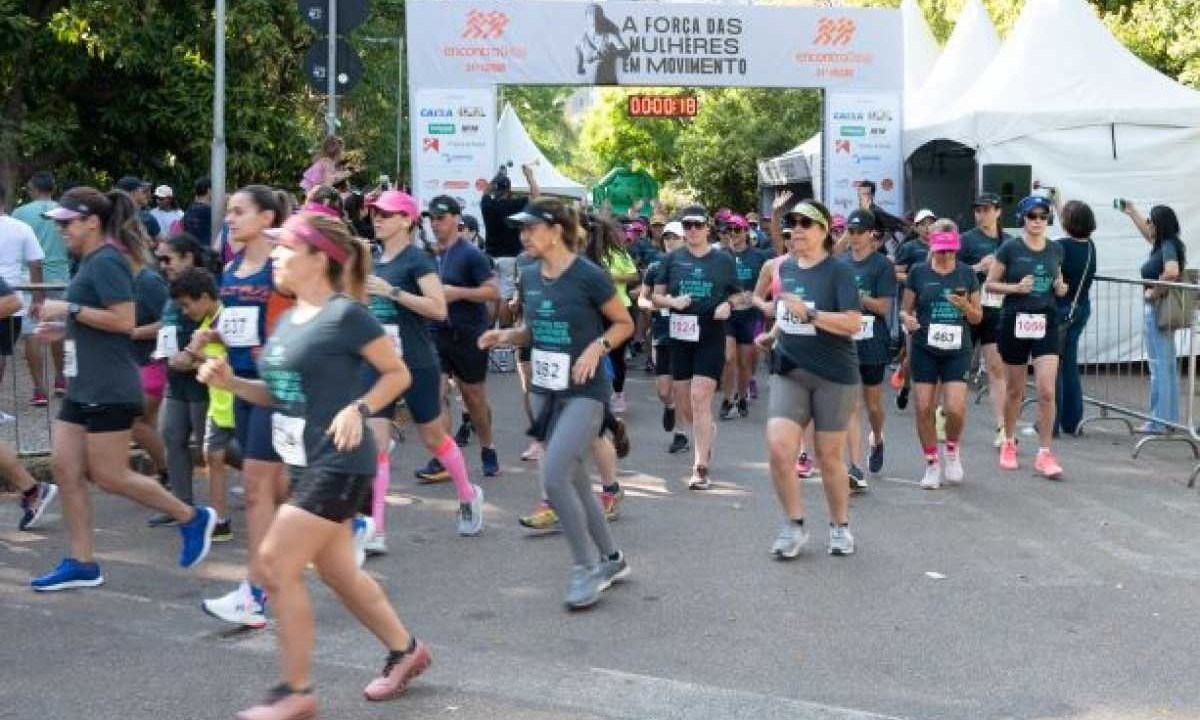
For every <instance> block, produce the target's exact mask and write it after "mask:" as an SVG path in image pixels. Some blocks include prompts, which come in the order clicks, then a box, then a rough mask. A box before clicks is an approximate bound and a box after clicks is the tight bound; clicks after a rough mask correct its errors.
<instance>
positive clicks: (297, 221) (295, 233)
mask: <svg viewBox="0 0 1200 720" xmlns="http://www.w3.org/2000/svg"><path fill="white" fill-rule="evenodd" d="M263 234H264V235H266V236H267V237H269V238H271V241H272V242H274V243H275V244H276V245H282V246H284V247H288V248H292V249H293V250H297V249H299V248H300V246H301V245H308V246H310V247H313V248H316V249H317V250H320V251H321V252H323V253H325V254H326V255H328V256H329V257H330V258H332V259H333V260H335V261H336V262H337V263H338V264H340V265H345V264H346V259H347V258H348V257H349V254H348V253H347V252H346V251H345V250H344V249H342V247H341V246H340V245H338V244H337V243H335V242H334V241H332V240H330V239H329V238H327V237H325V236H324V235H322V234H321V233H320V232H318V231H317V229H316V228H314V227H313V226H312V225H309V224H308V221H307V220H305V219H304V216H303V215H293V216H291V217H290V218H288V219H287V222H285V223H284V224H283V227H280V228H271V229H270V230H266V231H264V233H263Z"/></svg>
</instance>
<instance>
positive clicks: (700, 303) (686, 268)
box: [657, 247, 754, 320]
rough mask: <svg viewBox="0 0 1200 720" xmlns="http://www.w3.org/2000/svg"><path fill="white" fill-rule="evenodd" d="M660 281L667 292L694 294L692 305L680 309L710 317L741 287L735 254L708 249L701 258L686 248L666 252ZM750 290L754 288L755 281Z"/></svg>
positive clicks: (691, 313) (674, 294) (709, 318)
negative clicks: (734, 259)
mask: <svg viewBox="0 0 1200 720" xmlns="http://www.w3.org/2000/svg"><path fill="white" fill-rule="evenodd" d="M657 282H658V284H661V285H666V286H667V294H668V295H672V296H679V295H690V296H691V298H692V304H691V305H688V306H687V308H685V309H683V310H680V311H679V312H681V313H683V314H686V315H698V316H700V317H701V319H708V320H711V319H712V314H713V311H714V310H716V309H717V306H718V305H720V304H721V303H723V302H725V301H726V300H728V299H729V296H730V295H731V294H733V293H737V292H741V290H742V286H741V284H740V283H738V279H737V266H736V265H735V264H734V261H733V257H732V256H731V255H730V254H729V253H727V252H721V251H719V250H709V251H708V253H706V254H705V255H703V256H702V257H696V256H695V255H693V254H691V253H690V252H688V249H687V248H686V247H681V248H677V249H676V250H673V251H672V252H669V253H667V255H666V257H664V258H663V260H662V265H661V266H660V267H659V276H658V281H657ZM750 289H751V290H753V289H754V285H753V284H751V286H750Z"/></svg>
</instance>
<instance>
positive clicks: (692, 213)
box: [676, 205, 708, 222]
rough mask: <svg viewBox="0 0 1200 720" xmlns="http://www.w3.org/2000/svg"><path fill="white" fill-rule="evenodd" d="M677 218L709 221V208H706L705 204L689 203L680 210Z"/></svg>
mask: <svg viewBox="0 0 1200 720" xmlns="http://www.w3.org/2000/svg"><path fill="white" fill-rule="evenodd" d="M676 219H677V220H679V222H685V221H688V220H699V221H701V222H708V210H706V209H705V207H704V206H703V205H688V206H687V207H685V208H684V209H682V210H680V211H679V215H678V216H676Z"/></svg>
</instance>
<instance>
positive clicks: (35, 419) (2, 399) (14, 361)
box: [0, 283, 66, 459]
mask: <svg viewBox="0 0 1200 720" xmlns="http://www.w3.org/2000/svg"><path fill="white" fill-rule="evenodd" d="M65 287H66V286H65V285H63V284H61V283H59V284H45V283H43V284H28V283H27V284H19V285H14V286H12V289H13V290H15V291H17V292H19V293H21V295H22V300H23V301H24V307H25V312H26V313H28V311H29V308H30V307H31V305H32V296H31V293H32V292H33V291H44V292H46V293H48V294H50V295H55V294H61V292H62V291H63V290H64V289H65ZM16 324H17V323H16V321H15V319H13V318H5V319H3V320H0V325H3V326H4V330H7V331H10V332H14V333H15V332H16ZM36 325H37V322H36V321H35V320H34V319H33V318H32V317H29V316H28V315H26V316H25V317H23V318H22V319H21V330H20V336H19V338H18V339H17V340H16V341H15V343H14V347H13V353H12V355H11V356H9V357H5V358H3V361H4V376H3V382H2V385H3V391H0V413H3V414H0V442H4V443H6V444H8V445H9V446H11V447H13V448H16V450H17V454H18V455H19V456H20V457H21V458H23V459H30V458H37V457H45V456H48V455H49V454H50V428H51V425H52V424H53V420H54V418H55V417H56V416H57V414H58V408H59V406H60V405H61V403H62V399H61V398H57V397H54V393H53V392H52V387H53V385H54V374H55V370H54V368H55V366H54V363H53V358H52V357H51V349H50V345H49V344H47V343H43V342H29V341H28V339H29V338H32V337H33V330H34V328H35V327H36ZM31 351H32V352H37V353H38V356H39V357H40V358H41V360H42V363H41V365H42V368H43V375H44V376H45V377H44V378H43V379H42V381H41V382H39V383H37V385H38V386H39V387H41V388H43V389H45V391H46V392H47V394H48V395H49V401H48V403H47V404H46V405H45V406H42V407H37V406H34V405H32V404H31V400H32V399H33V390H34V385H35V383H34V382H33V377H32V375H31V374H30V369H29V361H28V357H27V355H26V353H27V352H31Z"/></svg>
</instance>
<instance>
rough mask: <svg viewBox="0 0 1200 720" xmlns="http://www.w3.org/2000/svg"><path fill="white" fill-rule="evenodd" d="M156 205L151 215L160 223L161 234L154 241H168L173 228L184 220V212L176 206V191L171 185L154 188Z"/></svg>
mask: <svg viewBox="0 0 1200 720" xmlns="http://www.w3.org/2000/svg"><path fill="white" fill-rule="evenodd" d="M154 203H155V208H154V209H153V210H151V211H150V215H151V216H153V217H154V220H155V222H157V223H158V231H159V232H158V235H156V236H155V237H154V238H153V239H154V240H155V241H159V240H166V239H167V238H168V237H170V235H171V228H172V227H173V226H174V225H175V223H177V222H179V221H181V220H183V211H182V210H180V209H179V206H178V205H176V204H175V190H174V189H172V188H171V186H170V185H159V186H158V187H156V188H154Z"/></svg>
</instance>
